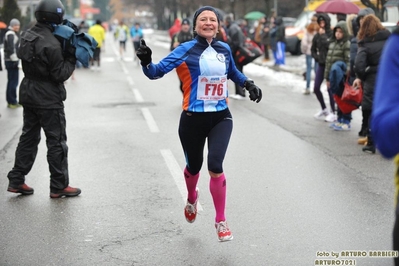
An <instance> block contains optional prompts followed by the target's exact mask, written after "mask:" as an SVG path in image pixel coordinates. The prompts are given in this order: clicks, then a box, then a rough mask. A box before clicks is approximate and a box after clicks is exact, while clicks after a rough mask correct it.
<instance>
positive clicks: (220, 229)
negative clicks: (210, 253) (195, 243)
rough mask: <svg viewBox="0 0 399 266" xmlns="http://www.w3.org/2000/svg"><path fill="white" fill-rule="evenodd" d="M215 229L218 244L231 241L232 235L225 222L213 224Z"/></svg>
mask: <svg viewBox="0 0 399 266" xmlns="http://www.w3.org/2000/svg"><path fill="white" fill-rule="evenodd" d="M215 227H216V233H217V234H218V239H219V241H220V242H224V241H230V240H233V235H232V234H231V231H230V229H229V227H228V225H227V222H226V221H221V222H218V223H215Z"/></svg>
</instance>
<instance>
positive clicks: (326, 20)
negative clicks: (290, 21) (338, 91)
mask: <svg viewBox="0 0 399 266" xmlns="http://www.w3.org/2000/svg"><path fill="white" fill-rule="evenodd" d="M317 23H318V24H319V27H320V28H319V32H318V33H316V35H315V36H314V37H313V41H312V47H311V49H310V50H311V52H312V57H313V58H314V59H315V61H316V62H317V64H318V65H317V70H316V77H315V80H314V85H313V92H314V94H315V95H316V98H317V100H318V101H319V103H320V106H321V110H320V111H319V112H317V113H316V114H315V115H314V118H315V119H318V120H324V121H326V122H334V120H335V116H334V113H331V112H330V111H329V110H328V109H327V106H326V103H325V101H324V97H323V93H322V92H321V84H322V83H323V80H324V70H325V67H326V56H327V51H328V46H329V44H330V38H331V37H332V34H333V33H332V30H331V26H330V17H329V16H328V15H327V14H325V13H320V14H318V16H317ZM328 96H329V98H330V106H331V110H333V109H334V108H335V107H334V98H333V96H332V94H331V93H330V91H328Z"/></svg>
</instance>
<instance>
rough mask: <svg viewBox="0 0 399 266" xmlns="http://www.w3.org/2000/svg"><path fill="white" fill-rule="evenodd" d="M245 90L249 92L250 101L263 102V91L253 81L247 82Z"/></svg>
mask: <svg viewBox="0 0 399 266" xmlns="http://www.w3.org/2000/svg"><path fill="white" fill-rule="evenodd" d="M245 88H246V89H247V91H248V92H249V99H251V101H254V102H257V103H258V102H260V100H262V90H261V89H260V88H259V87H258V86H256V85H255V83H254V82H253V80H247V81H245Z"/></svg>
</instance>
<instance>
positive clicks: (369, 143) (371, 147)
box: [362, 129, 375, 154]
mask: <svg viewBox="0 0 399 266" xmlns="http://www.w3.org/2000/svg"><path fill="white" fill-rule="evenodd" d="M362 150H363V151H364V152H367V153H372V154H374V153H375V145H374V141H373V137H372V135H371V130H370V129H369V131H368V133H367V143H366V145H365V146H364V147H363V148H362Z"/></svg>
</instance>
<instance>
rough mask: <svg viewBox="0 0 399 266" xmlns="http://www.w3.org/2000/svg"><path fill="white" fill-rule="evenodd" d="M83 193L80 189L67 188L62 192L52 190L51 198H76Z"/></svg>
mask: <svg viewBox="0 0 399 266" xmlns="http://www.w3.org/2000/svg"><path fill="white" fill-rule="evenodd" d="M81 192H82V191H81V190H80V189H79V188H74V187H70V186H67V187H66V188H64V189H62V190H56V189H52V190H51V191H50V198H62V197H75V196H77V195H79V194H80V193H81Z"/></svg>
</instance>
